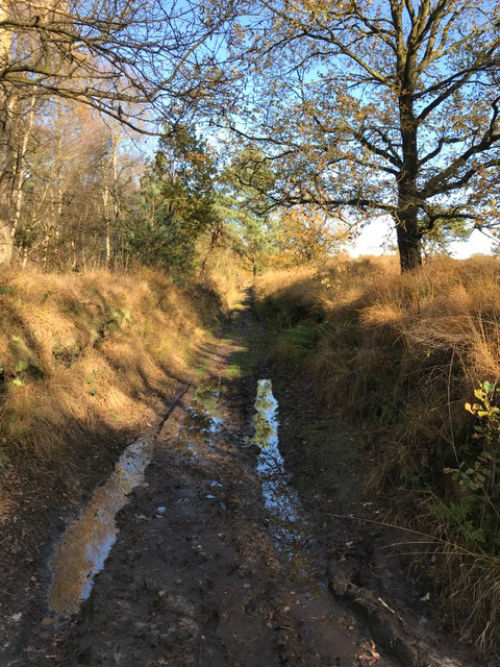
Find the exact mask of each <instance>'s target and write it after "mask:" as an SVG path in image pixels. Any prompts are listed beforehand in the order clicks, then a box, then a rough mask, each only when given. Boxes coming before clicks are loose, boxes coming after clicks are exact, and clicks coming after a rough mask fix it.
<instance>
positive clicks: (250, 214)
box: [217, 148, 277, 271]
mask: <svg viewBox="0 0 500 667" xmlns="http://www.w3.org/2000/svg"><path fill="white" fill-rule="evenodd" d="M274 180H275V175H274V173H273V171H272V170H271V169H270V167H269V165H268V163H267V162H266V161H265V159H264V155H263V154H262V153H261V152H260V151H258V149H255V148H246V149H243V150H242V151H241V152H240V153H238V154H236V155H235V157H234V158H233V160H232V162H231V163H230V164H229V165H228V166H227V167H226V169H225V170H224V172H223V174H222V175H221V188H220V192H219V195H218V199H217V202H218V208H219V211H220V214H221V217H223V218H224V219H225V220H226V221H227V223H228V225H229V226H230V227H232V228H233V229H234V231H235V232H236V234H237V235H238V237H239V238H240V239H241V241H240V243H241V251H242V254H243V255H244V256H245V257H246V258H247V259H248V261H249V262H250V263H251V264H252V266H253V268H254V270H255V271H257V270H260V269H261V268H263V267H264V266H265V265H266V264H267V263H268V260H269V258H270V257H271V256H272V255H273V254H274V253H275V251H276V247H277V241H276V228H275V224H274V222H273V219H272V218H271V216H270V212H269V201H268V199H267V197H266V196H265V194H263V193H267V190H269V189H270V188H271V185H272V183H273V181H274Z"/></svg>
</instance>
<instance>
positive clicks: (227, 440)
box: [3, 309, 476, 667]
mask: <svg viewBox="0 0 500 667" xmlns="http://www.w3.org/2000/svg"><path fill="white" fill-rule="evenodd" d="M256 332H257V334H258V325H257V324H256V323H255V322H254V321H253V319H252V316H251V313H250V311H249V309H246V310H242V311H240V312H238V313H237V314H235V319H234V326H233V332H232V334H233V336H232V340H231V341H222V342H221V343H220V344H219V345H216V346H214V347H213V349H211V351H210V360H211V371H210V378H211V379H210V382H209V386H211V387H215V388H216V389H215V390H214V391H213V395H214V396H216V398H217V406H216V410H217V417H216V418H215V419H212V421H210V419H209V420H208V422H207V419H206V418H205V421H204V420H203V419H201V418H200V415H199V414H198V412H199V410H198V412H197V408H196V404H195V407H194V409H193V408H190V402H191V401H192V399H193V392H192V391H191V392H187V393H186V394H184V395H183V397H182V399H181V400H180V401H179V402H178V404H177V407H176V408H175V409H174V410H173V411H172V412H171V413H170V414H169V417H168V419H167V420H166V421H165V423H164V425H163V428H162V429H161V431H160V433H159V434H158V435H157V437H156V438H155V443H154V452H153V458H152V462H151V464H150V465H149V468H148V469H147V471H146V477H145V482H144V483H142V484H141V485H140V486H139V487H137V488H136V489H135V490H134V491H133V492H132V494H131V500H130V503H129V504H128V505H127V506H126V507H125V508H124V509H123V510H121V511H120V513H119V515H118V527H119V533H118V538H117V541H116V543H115V545H114V546H113V548H112V550H111V553H110V556H109V557H108V559H107V561H106V563H105V566H104V569H103V571H102V572H101V573H100V574H99V575H98V576H97V577H96V580H95V584H94V587H93V590H92V592H91V594H90V597H89V598H88V599H87V600H86V601H85V602H83V604H82V606H81V608H80V611H79V613H78V614H75V615H73V616H71V617H68V618H66V617H64V616H61V615H60V614H58V615H55V614H51V613H50V611H49V610H47V609H46V610H45V612H44V614H45V615H44V618H43V619H42V620H41V622H40V614H39V613H37V614H31V616H30V612H29V610H26V612H23V616H25V617H26V618H28V619H30V618H31V622H27V621H25V622H24V625H23V627H24V628H25V629H24V632H23V646H22V647H21V646H20V645H19V643H18V644H17V646H18V653H17V656H14V655H13V653H12V646H13V645H14V644H13V643H12V642H11V643H10V646H11V650H10V652H6V653H5V655H6V656H7V659H6V660H5V661H4V663H3V664H5V665H9V666H11V665H12V666H14V665H16V666H18V667H21V666H24V665H26V666H28V665H32V666H33V665H36V666H38V667H45V666H46V667H63V666H64V667H66V666H67V667H77V666H78V667H80V666H83V665H92V666H94V665H95V666H97V665H103V666H106V667H112V666H115V665H116V666H125V667H150V666H151V667H153V666H156V665H171V666H172V667H184V666H186V667H187V666H188V665H193V666H200V667H219V666H220V667H223V666H224V667H238V666H240V667H257V666H258V667H273V666H276V667H277V666H278V665H284V664H288V665H291V666H292V667H293V666H297V667H299V666H301V665H304V666H307V667H320V666H322V665H341V666H342V667H354V666H359V667H363V666H364V667H384V666H385V667H391V666H392V667H399V666H401V667H402V666H403V665H415V666H421V667H423V666H424V665H431V666H434V667H438V666H439V667H445V666H446V665H448V666H450V667H451V666H452V665H456V666H459V665H467V667H472V665H474V664H476V663H474V661H473V660H472V659H471V657H470V655H467V654H463V655H459V654H458V653H455V654H453V653H452V649H451V647H449V646H446V645H445V642H443V641H441V638H440V636H439V635H438V634H436V633H435V631H434V630H431V627H430V625H431V624H430V622H429V621H427V620H426V618H427V612H428V610H427V608H426V605H427V603H426V602H424V601H422V600H420V597H422V592H421V591H420V592H416V591H415V590H414V589H413V588H412V586H411V585H410V584H409V582H408V581H407V578H406V573H405V572H404V569H403V568H402V566H401V565H400V561H399V560H398V559H390V558H389V559H388V558H387V556H386V555H387V553H388V549H387V546H388V544H390V542H391V540H393V539H394V535H393V534H392V533H391V532H389V531H387V530H386V529H384V528H383V527H381V526H375V528H372V527H371V526H372V525H374V524H367V523H363V522H360V521H353V520H352V519H351V520H346V519H338V518H336V517H333V516H331V515H333V514H336V515H347V514H352V515H354V516H356V517H364V518H365V519H370V518H372V519H373V518H374V517H376V512H377V509H376V507H375V506H374V505H366V502H367V501H366V498H364V497H363V496H362V494H361V489H360V483H359V481H360V480H359V474H358V473H359V469H360V468H359V465H358V463H359V457H360V456H361V455H362V448H361V445H360V437H359V434H358V433H350V432H348V431H347V430H346V428H345V427H342V426H341V425H339V424H338V423H333V422H324V421H321V420H320V419H319V412H318V409H317V406H316V405H315V404H314V401H313V399H312V397H311V394H310V393H309V392H308V391H307V386H305V385H304V384H303V382H301V383H300V384H295V385H293V384H291V382H292V380H293V379H294V378H292V377H291V376H290V375H289V374H288V373H284V372H283V371H280V372H278V371H276V370H275V371H274V372H273V378H272V379H273V385H274V393H275V395H276V397H277V399H278V403H279V418H280V430H279V439H280V448H281V450H282V454H283V455H284V458H285V463H286V467H287V468H288V470H290V471H292V472H293V474H294V478H293V483H294V484H295V486H296V488H297V489H298V491H299V494H300V497H301V500H302V504H303V505H304V507H305V510H306V516H307V526H308V527H309V528H310V536H309V538H308V540H306V541H305V544H306V543H307V549H308V557H310V562H311V563H313V566H312V567H309V568H308V569H307V572H305V573H304V571H303V570H302V569H301V568H296V567H294V560H297V559H300V556H301V554H292V557H290V554H288V555H287V554H282V553H280V552H279V551H278V550H277V549H276V548H275V543H276V540H275V539H274V538H275V535H273V522H272V520H271V519H270V515H269V513H268V510H266V507H265V505H264V500H263V497H262V489H261V482H260V480H259V476H258V474H257V471H256V467H257V460H258V454H259V450H258V448H257V447H256V446H255V445H253V444H252V437H253V425H252V417H253V413H254V409H253V404H254V399H255V390H256V380H257V379H258V378H262V377H268V376H269V368H268V366H267V361H266V351H265V337H261V338H260V346H259V344H258V343H256V342H255V340H256V335H255V334H256ZM250 334H251V336H250ZM249 336H250V337H251V338H252V340H253V345H254V348H253V349H252V350H250V351H249V352H248V353H247V357H248V355H249V358H250V359H251V361H252V363H253V365H254V369H253V372H251V373H247V374H246V375H245V376H244V377H242V378H237V379H231V377H230V376H231V373H230V372H228V370H229V369H232V368H233V367H234V365H235V364H240V365H241V359H242V356H244V354H245V352H244V350H242V347H243V346H244V341H245V339H247V340H249V339H250V338H249ZM258 359H260V361H256V360H258ZM235 360H236V361H235ZM252 363H249V362H248V358H247V366H248V365H252ZM247 370H248V369H247ZM295 380H296V378H295ZM327 451H328V456H326V452H327ZM45 572H47V570H46V569H45ZM13 573H14V571H13ZM39 586H40V587H41V588H42V589H43V588H44V587H45V596H47V594H48V590H47V589H48V580H47V576H46V575H45V578H44V579H42V580H41V583H40V584H39ZM39 599H40V600H41V597H40V596H39ZM44 599H47V597H45V598H44ZM39 605H42V602H40V603H39ZM18 622H20V619H18V620H16V619H12V618H11V619H10V626H9V625H7V630H8V628H9V627H11V626H14V625H15V624H16V623H18ZM432 622H434V620H433V621H432ZM7 640H9V637H8V636H7ZM440 644H441V646H440Z"/></svg>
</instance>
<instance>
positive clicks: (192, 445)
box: [173, 379, 223, 458]
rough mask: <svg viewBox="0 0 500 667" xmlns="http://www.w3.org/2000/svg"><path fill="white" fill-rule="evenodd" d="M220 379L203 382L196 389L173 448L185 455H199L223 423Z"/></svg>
mask: <svg viewBox="0 0 500 667" xmlns="http://www.w3.org/2000/svg"><path fill="white" fill-rule="evenodd" d="M219 397H220V380H217V379H210V380H207V381H205V382H202V383H201V384H200V386H199V387H198V389H197V390H196V392H195V394H194V396H193V400H192V403H191V406H190V407H189V408H188V410H187V414H186V418H185V420H184V422H183V424H182V426H181V428H180V431H179V435H178V437H177V438H176V440H175V442H174V443H173V448H174V449H176V450H177V451H178V452H180V453H181V454H184V455H185V456H192V457H194V458H196V457H198V456H199V455H200V454H201V452H203V450H204V449H205V447H206V445H207V444H210V442H211V438H212V437H213V436H214V435H215V434H217V433H218V432H219V431H220V429H221V428H222V425H223V419H222V416H221V413H220V410H219V405H218V403H219Z"/></svg>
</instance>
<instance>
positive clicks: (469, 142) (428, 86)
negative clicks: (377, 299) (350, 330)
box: [225, 0, 500, 270]
mask: <svg viewBox="0 0 500 667" xmlns="http://www.w3.org/2000/svg"><path fill="white" fill-rule="evenodd" d="M241 11H242V13H241V18H240V20H239V22H238V24H237V25H235V27H234V33H233V41H232V46H231V49H232V50H231V53H232V57H233V59H234V66H236V67H237V68H238V70H239V72H240V77H241V78H240V79H239V87H238V88H237V89H234V90H233V92H232V98H233V100H234V103H233V106H232V107H231V106H230V104H228V103H227V104H226V106H225V113H226V119H227V125H228V126H229V127H231V128H232V129H233V130H235V131H237V132H238V133H239V135H240V136H241V137H243V138H244V140H246V141H247V142H248V143H258V144H259V145H260V147H261V148H263V147H264V146H265V147H266V150H267V154H268V157H269V158H270V159H274V160H275V161H278V163H279V165H280V173H281V179H279V180H278V181H277V186H278V187H277V188H276V190H275V191H274V192H273V193H271V194H272V196H273V197H274V198H275V201H276V202H281V203H284V204H288V205H293V204H301V205H303V204H313V205H321V206H323V207H325V208H327V209H329V210H335V209H339V208H340V209H342V210H343V211H344V212H347V213H348V214H349V215H351V216H357V217H361V218H364V219H365V220H366V219H368V218H370V217H372V216H375V215H381V214H390V215H391V216H392V218H393V220H394V223H395V227H396V231H397V239H398V247H399V253H400V259H401V268H402V270H408V269H412V268H415V267H417V266H418V265H419V264H420V262H421V251H420V245H421V239H422V237H423V235H425V234H426V233H427V232H429V231H430V230H432V229H433V227H435V226H436V225H438V224H439V225H442V224H445V223H446V222H447V221H448V220H449V221H456V220H466V221H470V223H471V225H480V226H483V227H488V226H494V225H497V224H498V219H499V215H498V210H497V209H496V207H495V194H496V193H495V189H497V188H498V169H499V166H500V125H499V112H500V106H499V105H500V90H499V88H498V85H497V84H498V71H499V67H500V30H499V25H500V17H499V3H498V2H495V1H492V0H372V1H365V0H363V1H359V2H358V1H357V0H346V1H332V0H251V1H250V2H246V3H243V5H242V6H241Z"/></svg>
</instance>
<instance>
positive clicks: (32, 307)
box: [0, 270, 217, 523]
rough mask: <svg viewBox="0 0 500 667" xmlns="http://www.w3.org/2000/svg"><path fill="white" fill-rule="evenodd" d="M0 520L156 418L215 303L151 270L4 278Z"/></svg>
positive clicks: (86, 469)
mask: <svg viewBox="0 0 500 667" xmlns="http://www.w3.org/2000/svg"><path fill="white" fill-rule="evenodd" d="M0 312H1V321H0V390H1V394H0V474H2V476H3V484H2V499H1V501H0V506H1V515H0V518H1V520H2V521H3V522H4V523H5V522H9V521H11V520H13V519H15V517H16V515H17V513H18V510H19V507H18V501H19V502H21V501H23V502H24V499H25V496H26V495H30V494H32V493H34V492H35V491H34V490H38V491H39V492H40V494H42V488H43V489H45V490H48V491H47V492H50V489H57V488H63V489H64V490H65V492H67V493H68V494H71V489H72V487H73V486H74V485H76V486H78V483H79V479H80V478H81V477H85V475H92V472H93V471H94V472H95V469H96V468H98V467H99V466H100V465H102V462H103V460H105V459H106V457H108V458H113V456H114V455H115V453H116V451H117V449H118V448H119V447H120V446H122V445H123V442H124V441H127V440H128V439H130V438H131V437H133V436H134V435H135V434H137V433H138V432H139V431H141V430H142V429H144V428H146V427H147V426H148V425H150V424H152V423H153V422H154V421H155V420H156V419H158V416H159V414H160V413H161V411H162V410H163V409H164V399H165V398H168V397H169V396H171V395H172V393H173V391H174V389H175V388H176V386H178V384H179V382H180V381H182V380H186V379H187V378H189V377H190V373H191V369H190V364H192V361H193V358H195V356H196V353H197V350H198V349H199V348H200V347H201V345H202V343H203V342H204V341H206V340H207V339H208V337H209V332H208V329H207V322H208V321H209V320H211V321H212V322H214V321H215V317H216V313H217V302H216V299H215V298H214V297H213V295H210V294H209V293H208V292H206V291H205V292H204V293H201V292H200V291H199V288H197V287H196V286H193V287H186V288H184V289H183V290H181V289H179V288H177V287H175V286H174V285H173V284H172V282H171V281H170V280H169V279H168V278H167V277H165V276H163V275H160V274H158V273H155V272H152V271H143V272H138V273H135V274H133V275H118V274H110V273H107V272H105V271H99V272H95V273H87V274H82V275H78V274H66V275H59V274H50V275H46V274H45V275H44V274H42V273H38V272H37V271H34V270H30V271H24V272H21V273H17V274H16V273H8V272H7V273H6V272H4V273H2V274H0Z"/></svg>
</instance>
